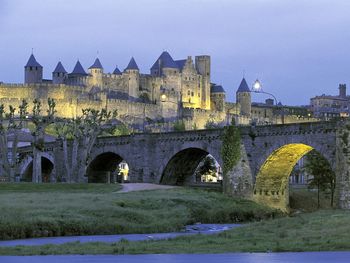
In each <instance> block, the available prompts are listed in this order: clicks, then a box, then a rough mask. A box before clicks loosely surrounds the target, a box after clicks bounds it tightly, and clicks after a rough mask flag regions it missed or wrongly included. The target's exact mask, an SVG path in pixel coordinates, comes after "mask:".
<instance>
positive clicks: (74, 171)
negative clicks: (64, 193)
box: [70, 138, 79, 182]
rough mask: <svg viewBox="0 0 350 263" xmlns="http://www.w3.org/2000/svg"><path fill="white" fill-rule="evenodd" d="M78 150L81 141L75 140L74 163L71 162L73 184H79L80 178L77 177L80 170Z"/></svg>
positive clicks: (73, 147)
mask: <svg viewBox="0 0 350 263" xmlns="http://www.w3.org/2000/svg"><path fill="white" fill-rule="evenodd" d="M78 148H79V139H77V138H75V139H74V140H73V146H72V162H71V168H70V173H71V182H78V176H77V174H78V170H79V168H78V165H79V160H78V158H79V157H78Z"/></svg>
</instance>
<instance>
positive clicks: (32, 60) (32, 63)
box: [25, 54, 42, 68]
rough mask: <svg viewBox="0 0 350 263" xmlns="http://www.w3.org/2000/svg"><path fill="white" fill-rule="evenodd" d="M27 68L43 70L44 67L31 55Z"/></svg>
mask: <svg viewBox="0 0 350 263" xmlns="http://www.w3.org/2000/svg"><path fill="white" fill-rule="evenodd" d="M25 67H41V68H42V66H41V65H40V64H39V63H38V61H36V59H35V57H34V55H33V54H31V55H30V57H29V59H28V62H27V64H26V65H25Z"/></svg>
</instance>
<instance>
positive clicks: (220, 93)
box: [210, 84, 226, 111]
mask: <svg viewBox="0 0 350 263" xmlns="http://www.w3.org/2000/svg"><path fill="white" fill-rule="evenodd" d="M210 99H211V105H210V106H211V109H212V110H215V111H225V101H226V93H225V90H224V88H223V87H222V86H221V85H216V84H211V89H210Z"/></svg>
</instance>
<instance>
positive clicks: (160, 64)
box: [151, 51, 179, 70]
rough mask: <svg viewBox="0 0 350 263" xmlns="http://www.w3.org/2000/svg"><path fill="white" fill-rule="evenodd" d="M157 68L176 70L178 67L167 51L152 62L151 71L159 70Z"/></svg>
mask: <svg viewBox="0 0 350 263" xmlns="http://www.w3.org/2000/svg"><path fill="white" fill-rule="evenodd" d="M159 68H176V69H178V68H179V66H178V65H177V64H176V62H175V61H174V60H173V58H172V57H171V56H170V54H169V53H168V52H167V51H164V52H163V53H162V54H161V55H160V56H159V58H158V59H157V60H156V62H154V64H153V66H152V67H151V70H152V69H159Z"/></svg>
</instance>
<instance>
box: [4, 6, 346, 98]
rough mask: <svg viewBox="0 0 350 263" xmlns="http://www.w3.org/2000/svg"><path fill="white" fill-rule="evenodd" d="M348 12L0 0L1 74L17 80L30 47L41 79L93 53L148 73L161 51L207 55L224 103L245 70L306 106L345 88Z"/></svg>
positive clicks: (87, 60) (109, 64) (109, 63)
mask: <svg viewBox="0 0 350 263" xmlns="http://www.w3.org/2000/svg"><path fill="white" fill-rule="evenodd" d="M349 10H350V1H347V0H333V1H330V0H328V1H324V0H307V1H305V0H304V1H302V0H294V1H293V0H283V1H281V0H240V1H238V0H202V1H200V0H176V1H175V0H172V1H170V0H149V1H146V0H128V1H127V0H124V1H121V0H99V1H82V0H60V1H59V0H50V1H49V0H30V1H27V0H0V81H3V82H9V83H18V82H23V66H24V64H25V63H26V61H27V59H28V57H29V55H30V53H31V49H32V48H34V54H35V56H36V58H37V60H38V61H39V62H40V63H41V64H42V65H43V66H44V76H45V77H46V78H50V77H51V72H52V71H53V69H54V67H55V66H56V64H57V62H58V61H59V60H61V61H62V63H63V65H64V66H65V68H66V70H67V71H71V70H72V69H73V66H74V64H75V62H76V60H77V59H78V58H79V59H80V61H81V62H82V64H83V66H84V67H85V68H87V67H89V66H90V65H91V64H92V63H93V61H94V59H95V57H96V54H97V51H99V58H100V60H101V62H102V64H103V66H104V68H105V71H107V72H109V71H113V69H114V67H115V65H116V64H117V65H118V66H119V68H120V69H124V68H125V67H126V65H127V63H128V61H129V59H130V57H131V56H134V57H135V59H136V62H137V63H138V65H139V67H140V69H141V71H142V72H144V73H148V72H149V68H150V67H151V66H152V64H153V62H154V61H155V60H156V59H157V57H158V56H159V55H160V53H161V52H162V51H163V50H167V51H168V52H169V53H170V54H171V55H172V56H173V58H174V59H181V58H186V57H187V56H188V55H192V56H193V57H194V56H195V55H203V54H207V55H210V56H211V59H212V81H213V82H215V83H219V84H222V85H223V86H224V88H225V90H226V93H227V97H228V100H230V101H234V100H235V91H236V89H237V88H238V85H239V83H240V80H241V79H242V76H243V72H245V76H246V79H247V81H248V83H249V84H252V83H253V81H254V80H255V79H256V78H259V79H260V80H261V81H262V83H263V88H264V89H265V90H266V91H268V92H270V93H273V94H274V95H275V96H276V97H277V99H278V100H280V101H282V103H283V104H285V105H286V104H288V105H301V104H308V103H309V98H310V97H312V96H315V95H321V94H323V93H326V94H337V93H338V84H339V83H346V84H348V86H350V65H349V61H350V45H349V43H350V30H349V25H350V15H349ZM265 98H266V97H264V96H263V95H261V94H260V95H256V94H254V100H256V101H259V100H260V101H262V100H264V99H265Z"/></svg>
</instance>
